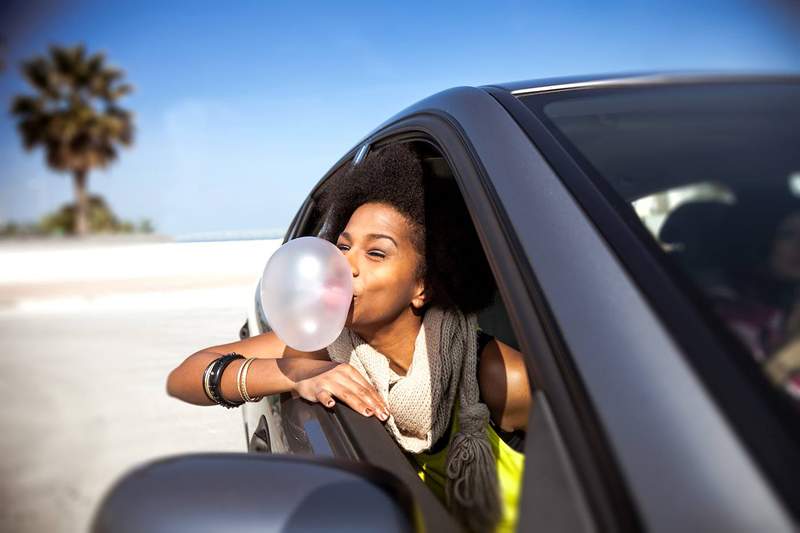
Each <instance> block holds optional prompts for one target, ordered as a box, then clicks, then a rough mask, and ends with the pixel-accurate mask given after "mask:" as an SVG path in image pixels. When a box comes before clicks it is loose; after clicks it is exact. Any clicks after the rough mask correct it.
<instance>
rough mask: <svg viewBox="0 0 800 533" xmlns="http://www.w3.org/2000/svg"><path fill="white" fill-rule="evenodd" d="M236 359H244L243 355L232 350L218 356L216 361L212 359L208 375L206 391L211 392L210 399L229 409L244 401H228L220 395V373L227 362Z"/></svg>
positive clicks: (229, 362)
mask: <svg viewBox="0 0 800 533" xmlns="http://www.w3.org/2000/svg"><path fill="white" fill-rule="evenodd" d="M236 359H244V356H243V355H241V354H238V353H235V352H232V353H229V354H226V355H223V356H222V357H220V358H218V359H217V360H216V361H214V363H213V366H212V367H211V371H210V372H209V377H208V391H209V392H210V394H211V399H212V400H213V401H215V402H216V403H217V404H219V405H221V406H223V407H225V408H227V409H231V408H232V407H239V406H240V405H242V404H243V403H244V402H231V401H228V400H226V399H225V398H223V397H222V392H220V384H221V383H222V374H223V372H225V368H226V367H227V366H228V365H229V364H231V362H232V361H234V360H236Z"/></svg>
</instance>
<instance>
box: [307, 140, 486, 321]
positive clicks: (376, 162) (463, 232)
mask: <svg viewBox="0 0 800 533" xmlns="http://www.w3.org/2000/svg"><path fill="white" fill-rule="evenodd" d="M324 202H325V206H326V207H327V208H328V209H329V210H330V218H329V220H328V223H327V224H326V231H324V233H323V234H322V235H321V236H322V237H323V238H325V239H327V240H329V241H331V242H333V243H334V244H335V243H336V240H337V238H338V236H339V234H340V233H341V232H342V231H344V228H345V227H346V226H347V222H348V221H349V220H350V216H351V215H352V214H353V213H354V212H355V210H356V209H358V207H359V206H361V205H363V204H366V203H372V202H374V203H382V204H387V205H390V206H392V207H394V208H395V209H397V211H398V212H399V213H401V214H402V215H403V216H404V218H406V220H407V221H408V223H409V229H410V230H411V232H410V233H411V239H412V244H413V245H414V248H415V249H416V250H417V253H418V254H419V257H420V259H421V260H420V261H419V263H418V264H419V266H418V268H417V272H416V275H417V277H420V278H424V279H425V286H426V290H427V292H428V294H429V299H428V304H427V306H438V307H442V308H445V309H447V308H450V307H457V308H458V309H459V310H461V311H462V312H463V313H473V312H477V311H479V310H480V309H483V308H484V307H487V306H488V305H489V304H491V303H492V298H493V295H494V290H495V284H494V278H493V277H492V273H491V269H490V268H489V265H488V263H487V262H486V257H485V256H484V254H483V251H482V249H481V245H480V241H479V240H478V236H477V234H476V233H475V229H474V227H473V225H472V221H471V219H470V216H469V213H468V212H467V208H466V206H465V204H464V201H463V198H462V196H461V193H460V192H459V190H458V186H457V184H456V183H455V181H454V180H450V179H438V178H432V177H431V178H427V179H426V176H425V172H424V169H423V165H422V161H421V159H420V157H419V156H418V155H417V153H416V152H415V151H414V150H413V148H412V147H411V146H410V144H408V143H404V144H399V143H396V144H391V145H388V146H386V147H384V148H381V149H379V150H376V151H374V152H371V153H369V154H368V155H367V157H366V158H365V159H364V160H363V161H361V162H360V163H359V164H358V165H356V166H354V167H351V169H350V170H349V171H348V172H346V173H344V174H342V175H340V176H338V177H337V179H336V180H335V181H334V182H333V183H332V184H331V186H330V187H329V188H328V189H327V190H326V193H325V200H324Z"/></svg>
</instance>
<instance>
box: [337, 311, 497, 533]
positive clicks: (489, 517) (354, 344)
mask: <svg viewBox="0 0 800 533" xmlns="http://www.w3.org/2000/svg"><path fill="white" fill-rule="evenodd" d="M477 325H478V321H477V317H476V315H475V314H468V315H464V314H463V313H461V312H460V311H458V310H457V309H453V310H442V309H440V308H438V307H432V308H430V309H428V310H427V311H426V312H425V316H424V317H423V320H422V327H421V328H420V330H419V333H418V334H417V338H416V341H415V343H414V356H413V359H412V361H411V366H410V367H409V368H408V372H407V373H406V375H405V376H400V375H398V374H397V373H395V372H394V371H393V370H392V369H391V368H389V359H388V358H387V357H386V356H384V355H383V354H381V353H380V352H378V351H376V350H375V349H374V348H373V347H372V346H370V345H369V344H367V343H366V341H364V340H363V339H362V338H361V337H360V336H359V335H357V334H356V333H354V332H353V331H351V330H350V329H348V328H344V330H343V331H342V333H341V334H340V335H339V338H337V339H336V340H335V341H334V342H333V343H332V344H331V345H330V346H328V354H329V355H330V358H331V360H332V361H337V362H340V363H349V364H350V365H351V366H353V367H354V368H355V369H356V370H358V371H359V372H360V373H361V374H362V375H363V376H364V377H365V378H366V379H367V380H369V381H370V382H371V383H372V384H373V385H374V386H375V388H376V389H377V390H378V393H379V394H380V395H381V397H383V399H384V400H385V401H386V403H387V405H388V407H389V413H390V416H389V419H388V420H387V421H386V428H387V429H388V430H389V433H391V435H392V436H393V437H394V439H395V440H396V441H397V443H398V444H399V445H400V447H401V448H403V449H404V450H406V451H408V452H411V453H415V454H416V453H420V452H423V451H425V450H428V449H430V447H431V446H433V444H434V443H436V442H437V441H438V440H439V438H440V437H441V436H442V435H444V433H445V432H446V431H447V428H448V426H449V423H450V415H451V413H452V412H453V407H454V405H456V402H457V403H458V406H459V413H458V420H459V431H458V433H456V434H455V435H454V436H453V437H452V441H451V444H450V450H449V451H448V454H447V462H446V474H447V483H446V487H445V489H446V490H445V492H446V495H447V503H448V506H449V507H450V509H451V511H453V512H454V514H455V515H456V516H457V517H459V518H460V519H461V520H462V522H464V523H466V524H467V525H468V526H469V527H470V528H471V529H474V530H476V531H484V530H488V529H490V528H491V527H493V525H494V524H495V523H496V521H497V520H498V519H499V517H500V499H499V494H498V486H497V466H496V464H495V458H494V454H493V453H492V448H491V445H490V444H489V440H488V438H487V435H486V427H487V424H488V422H489V409H488V408H487V407H486V405H485V404H483V403H481V402H480V401H479V398H480V396H479V390H478V380H477V350H478V347H477Z"/></svg>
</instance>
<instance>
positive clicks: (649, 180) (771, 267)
mask: <svg viewBox="0 0 800 533" xmlns="http://www.w3.org/2000/svg"><path fill="white" fill-rule="evenodd" d="M521 100H522V101H523V102H524V103H526V105H528V106H529V107H532V108H533V109H534V111H535V112H537V114H539V116H541V117H543V118H544V119H545V122H546V123H547V124H546V125H547V126H549V127H550V128H551V130H552V131H553V132H554V133H555V134H556V136H557V137H559V138H560V140H561V141H562V143H563V144H564V145H565V146H567V148H568V149H569V150H570V151H572V153H573V156H574V157H575V158H576V160H577V161H578V162H579V164H581V165H583V166H584V168H585V170H586V171H587V172H588V173H590V174H591V175H594V176H595V177H596V178H599V179H602V180H605V181H606V182H607V183H609V184H610V185H611V186H612V188H613V189H614V191H616V193H618V194H619V195H620V196H621V197H622V198H623V199H624V200H625V201H626V202H627V203H629V205H630V206H631V208H632V209H633V210H634V211H635V212H636V214H637V215H638V217H639V219H640V221H641V223H642V224H643V225H644V226H645V227H646V228H647V229H648V231H649V233H650V234H651V235H652V237H653V238H654V239H655V240H656V241H657V243H658V244H659V246H660V248H661V249H662V250H663V256H664V258H666V259H667V260H669V261H672V262H673V263H674V264H675V265H678V266H679V268H680V269H682V270H683V271H684V272H685V273H686V274H687V275H688V278H689V279H691V280H692V282H693V284H694V285H695V286H696V288H697V290H699V291H700V292H701V293H702V294H703V295H704V297H705V300H704V301H705V302H706V304H707V305H708V306H709V308H711V309H713V310H714V313H715V315H716V316H717V317H718V318H719V319H720V320H718V321H717V322H718V323H719V324H720V327H724V328H727V329H728V330H729V331H730V332H732V333H733V334H734V336H735V337H736V338H738V339H739V340H740V341H741V343H742V345H743V346H744V347H745V348H746V349H747V350H748V351H749V353H750V354H752V357H753V358H755V360H756V361H758V362H759V363H760V364H761V365H762V368H763V369H764V371H765V374H766V376H767V377H768V379H769V380H770V381H771V382H772V383H773V384H774V385H775V387H776V389H778V390H780V391H782V393H785V394H787V395H788V396H789V397H791V398H794V400H795V401H797V405H798V406H800V304H798V301H799V299H798V296H799V295H800V292H799V291H798V286H800V198H799V197H798V194H800V142H799V141H800V84H798V83H790V82H771V83H739V84H712V83H709V84H685V85H674V86H650V87H639V88H626V89H607V90H602V91H599V90H597V91H596V90H593V91H591V92H588V91H583V92H582V91H571V92H563V93H555V94H553V95H546V96H545V95H538V96H528V97H522V98H521Z"/></svg>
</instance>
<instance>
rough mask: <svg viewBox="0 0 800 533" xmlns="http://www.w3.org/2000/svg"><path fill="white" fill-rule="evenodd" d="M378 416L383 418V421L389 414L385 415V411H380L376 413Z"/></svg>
mask: <svg viewBox="0 0 800 533" xmlns="http://www.w3.org/2000/svg"><path fill="white" fill-rule="evenodd" d="M378 416H379V417H380V418H381V420H384V421H385V420H387V419H388V418H389V415H387V414H386V411H381V412H380V413H379V414H378Z"/></svg>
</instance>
